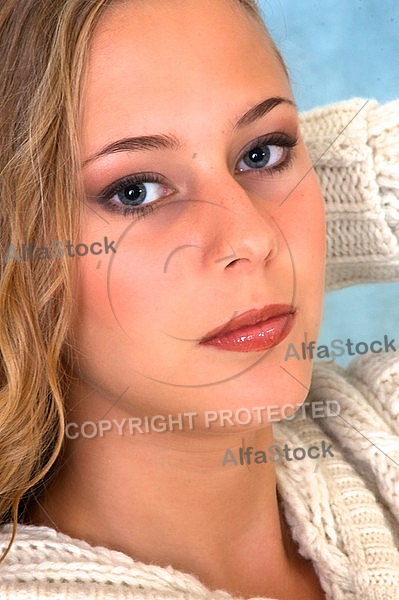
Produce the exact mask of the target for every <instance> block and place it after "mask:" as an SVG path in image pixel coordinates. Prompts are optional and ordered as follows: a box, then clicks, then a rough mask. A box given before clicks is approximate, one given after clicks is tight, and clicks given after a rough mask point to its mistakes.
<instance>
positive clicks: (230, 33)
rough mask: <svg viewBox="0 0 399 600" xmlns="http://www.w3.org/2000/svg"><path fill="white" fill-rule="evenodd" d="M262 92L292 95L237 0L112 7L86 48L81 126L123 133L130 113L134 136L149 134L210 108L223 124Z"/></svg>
mask: <svg viewBox="0 0 399 600" xmlns="http://www.w3.org/2000/svg"><path fill="white" fill-rule="evenodd" d="M251 92H252V97H250V96H251ZM267 95H270V96H272V95H284V96H286V97H292V95H291V91H290V88H289V83H288V81H287V78H286V76H285V73H284V71H283V69H282V67H281V65H280V63H279V61H278V60H277V58H276V56H275V54H274V52H273V49H272V47H271V45H270V42H269V39H268V37H267V35H266V32H265V30H264V29H263V28H262V26H261V25H260V24H259V23H258V22H257V21H256V20H255V19H254V18H253V17H252V16H251V15H250V14H249V12H248V11H247V10H246V9H245V8H243V7H242V6H240V5H239V4H238V2H236V1H235V0H201V2H199V1H198V0H131V1H125V2H116V3H115V4H112V5H111V6H110V7H109V8H108V9H107V10H106V11H105V12H104V14H103V15H102V17H101V19H100V21H99V22H98V24H97V27H96V29H95V31H94V35H93V38H92V41H91V44H90V48H89V55H88V65H87V73H86V80H85V85H84V94H83V107H84V111H83V121H84V123H85V128H86V130H87V128H88V129H89V130H90V131H91V133H92V134H93V135H94V134H95V123H96V120H97V122H98V119H102V120H104V116H105V115H106V124H107V127H111V128H112V134H113V135H126V125H127V124H128V123H129V124H131V123H132V115H133V114H134V115H135V117H134V120H135V122H136V123H137V124H138V125H139V127H140V131H139V132H134V133H136V134H140V135H147V134H151V133H153V132H154V131H153V127H154V126H158V125H159V126H160V125H161V124H162V123H165V121H168V120H169V121H170V120H171V119H173V116H175V117H176V118H177V117H180V121H181V122H182V119H184V116H185V115H187V116H188V115H191V116H190V117H188V118H192V115H193V112H196V113H197V114H198V118H201V113H202V118H204V117H205V111H206V112H208V110H209V108H210V107H213V108H214V110H215V111H216V112H217V111H219V113H218V114H219V115H220V118H222V119H223V116H224V114H226V117H227V109H228V106H230V105H231V110H232V111H234V108H233V106H234V105H235V106H237V108H238V109H240V108H241V106H240V103H241V105H242V110H243V111H245V110H246V109H247V108H249V105H251V104H252V103H256V102H257V101H259V100H261V99H263V98H265V97H267ZM237 116H239V115H237ZM231 117H234V114H232V115H231ZM156 121H158V123H156ZM162 129H165V127H163V128H162ZM94 137H96V136H95V135H94ZM91 139H92V141H93V145H94V146H95V145H96V142H95V141H94V140H93V136H91ZM101 140H102V141H103V140H104V136H102V138H101ZM86 142H87V140H86ZM90 146H92V144H91V143H90ZM92 149H93V148H87V151H89V150H92Z"/></svg>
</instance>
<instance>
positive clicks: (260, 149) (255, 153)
mask: <svg viewBox="0 0 399 600" xmlns="http://www.w3.org/2000/svg"><path fill="white" fill-rule="evenodd" d="M284 153H285V148H283V147H282V146H272V145H270V144H259V145H258V146H256V147H255V148H252V149H251V150H250V151H249V152H246V154H244V157H243V158H242V160H241V161H240V162H243V163H244V164H245V165H246V166H247V167H248V168H249V169H263V168H264V167H270V166H273V165H275V164H276V163H278V162H280V160H281V158H282V157H283V156H284ZM239 170H240V171H245V168H239Z"/></svg>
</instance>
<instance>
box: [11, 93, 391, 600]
mask: <svg viewBox="0 0 399 600" xmlns="http://www.w3.org/2000/svg"><path fill="white" fill-rule="evenodd" d="M359 111H360V112H359ZM351 119H353V121H351ZM350 121H351V123H350V124H349V125H348V123H349V122H350ZM302 123H303V131H304V135H305V139H306V140H307V143H308V147H309V149H310V153H311V156H312V157H313V159H314V160H315V161H316V160H317V159H319V160H318V162H317V165H316V169H317V171H318V174H319V176H320V180H321V183H322V186H323V188H324V193H325V198H326V205H327V214H328V273H327V286H328V288H330V289H333V288H337V287H342V286H344V285H349V284H353V283H357V282H366V281H388V280H390V279H396V280H397V279H399V248H398V239H399V101H396V102H392V103H390V104H387V105H385V106H379V105H378V104H377V103H376V102H374V101H369V102H368V103H367V104H366V105H365V101H364V100H357V99H356V100H351V101H348V102H342V103H339V104H336V105H333V106H328V107H326V108H322V109H316V110H313V111H310V112H308V113H306V114H303V115H302ZM344 128H345V129H344ZM343 130H344V131H343ZM338 136H339V137H338ZM334 140H335V141H334ZM333 141H334V143H333V144H332V146H331V147H330V148H329V149H327V151H326V148H328V146H329V144H331V142H333ZM398 384H399V352H398V354H395V353H393V352H390V353H386V354H384V353H381V354H378V355H371V356H365V357H362V358H361V359H359V360H357V361H355V363H352V365H351V366H350V367H349V368H348V369H346V370H344V369H341V368H339V367H337V366H336V365H334V364H325V363H323V364H319V365H316V366H315V369H314V376H313V380H312V387H311V392H310V396H309V398H310V400H311V401H315V400H318V401H320V400H322V401H324V402H325V401H327V400H336V401H337V402H338V403H339V405H340V415H339V416H332V417H325V418H317V419H312V418H306V419H303V418H297V417H300V414H299V413H298V414H297V416H296V417H295V419H293V420H291V421H283V422H281V423H278V424H276V425H275V426H274V430H275V437H276V442H277V443H280V444H281V445H284V444H285V443H286V442H287V441H288V442H289V444H290V445H291V446H302V447H305V446H310V445H312V444H313V443H314V444H315V445H319V444H320V442H321V440H325V441H327V442H328V443H329V442H331V444H332V446H333V453H334V457H328V458H323V459H319V460H317V461H316V460H309V459H305V460H302V461H300V460H293V461H285V460H284V461H283V462H282V463H280V464H277V465H276V469H277V476H278V488H279V492H280V496H281V498H282V502H283V506H284V510H285V514H286V517H287V520H288V523H289V525H290V527H291V529H292V534H293V537H294V539H295V540H296V541H297V543H298V545H299V550H300V552H301V554H302V555H303V556H304V557H306V558H309V559H311V560H312V561H313V562H314V565H315V568H316V571H317V573H318V576H319V578H320V582H321V584H322V586H323V588H324V590H325V592H326V598H327V599H328V600H358V599H359V600H360V599H361V600H394V599H399V386H398ZM9 531H10V527H9V526H5V527H3V529H2V530H1V531H0V546H2V547H3V548H4V546H5V544H6V542H7V540H8V537H9ZM266 558H267V557H265V560H266ZM0 582H1V583H0V599H1V600H6V599H14V598H15V599H18V600H22V599H27V600H28V599H29V600H35V599H38V598H48V599H50V598H51V599H61V598H62V599H64V598H67V599H78V598H82V599H83V598H84V599H93V600H94V599H96V600H99V599H108V598H109V599H119V600H122V599H127V598H129V599H137V600H138V599H140V600H150V599H151V600H161V599H162V600H166V599H171V600H172V599H173V600H183V599H187V600H188V599H192V600H194V599H195V600H197V599H198V600H205V599H206V600H210V599H215V600H216V599H220V600H221V599H226V600H227V599H231V596H230V595H229V594H227V593H226V592H223V591H218V592H211V591H209V590H207V589H206V588H205V587H204V586H203V585H202V584H201V583H200V582H199V581H198V580H197V579H196V578H194V577H193V576H191V575H189V574H185V573H181V572H179V571H176V570H174V569H173V568H172V567H168V568H161V567H157V566H154V565H146V564H143V563H139V562H136V561H134V560H132V559H131V558H129V557H128V556H126V555H124V554H122V553H120V552H116V551H113V550H108V549H106V548H94V547H91V546H89V545H88V544H87V543H85V542H83V541H81V540H76V539H71V538H70V537H68V536H66V535H63V534H60V533H57V532H56V531H55V530H53V529H50V528H47V527H33V526H19V528H18V533H17V538H16V541H15V543H14V546H13V548H12V550H11V552H10V553H9V555H8V556H7V558H6V560H5V562H4V563H3V564H1V565H0ZM309 600H311V599H309Z"/></svg>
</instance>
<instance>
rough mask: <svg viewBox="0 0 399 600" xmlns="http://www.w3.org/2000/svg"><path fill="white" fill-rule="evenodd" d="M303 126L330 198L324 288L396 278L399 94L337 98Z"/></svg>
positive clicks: (303, 118) (304, 120)
mask: <svg viewBox="0 0 399 600" xmlns="http://www.w3.org/2000/svg"><path fill="white" fill-rule="evenodd" d="M301 125H302V132H303V135H304V139H305V141H306V144H307V147H308V149H309V154H310V157H311V159H312V161H313V162H314V163H315V169H316V172H317V174H318V176H319V179H320V183H321V186H322V189H323V192H324V197H325V200H326V209H327V274H326V287H327V289H328V290H333V289H337V288H340V287H344V286H347V285H351V284H355V283H365V282H382V281H390V280H391V279H393V278H397V272H398V265H399V243H398V240H399V175H398V170H399V100H395V101H393V102H389V103H387V104H385V105H381V106H380V105H378V103H377V102H375V101H374V100H368V101H367V100H364V99H358V98H356V99H353V100H349V101H345V102H340V103H337V104H333V105H330V106H327V107H324V108H319V109H314V110H311V111H309V112H306V113H303V114H302V115H301Z"/></svg>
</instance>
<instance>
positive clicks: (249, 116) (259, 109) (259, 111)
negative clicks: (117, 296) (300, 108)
mask: <svg viewBox="0 0 399 600" xmlns="http://www.w3.org/2000/svg"><path fill="white" fill-rule="evenodd" d="M279 104H289V105H290V106H293V107H294V108H295V109H296V108H297V106H296V104H295V102H293V101H292V100H290V99H289V98H282V97H281V96H274V97H273V98H267V99H266V100H263V102H260V103H259V104H256V106H253V107H252V108H250V109H249V110H248V111H247V112H246V113H245V114H244V115H243V116H242V117H240V118H239V119H238V121H237V123H236V124H235V125H234V129H240V128H241V127H247V126H248V125H251V124H252V123H254V121H257V120H258V119H261V118H262V117H264V116H265V115H267V113H268V112H270V111H271V110H273V108H276V106H279Z"/></svg>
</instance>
